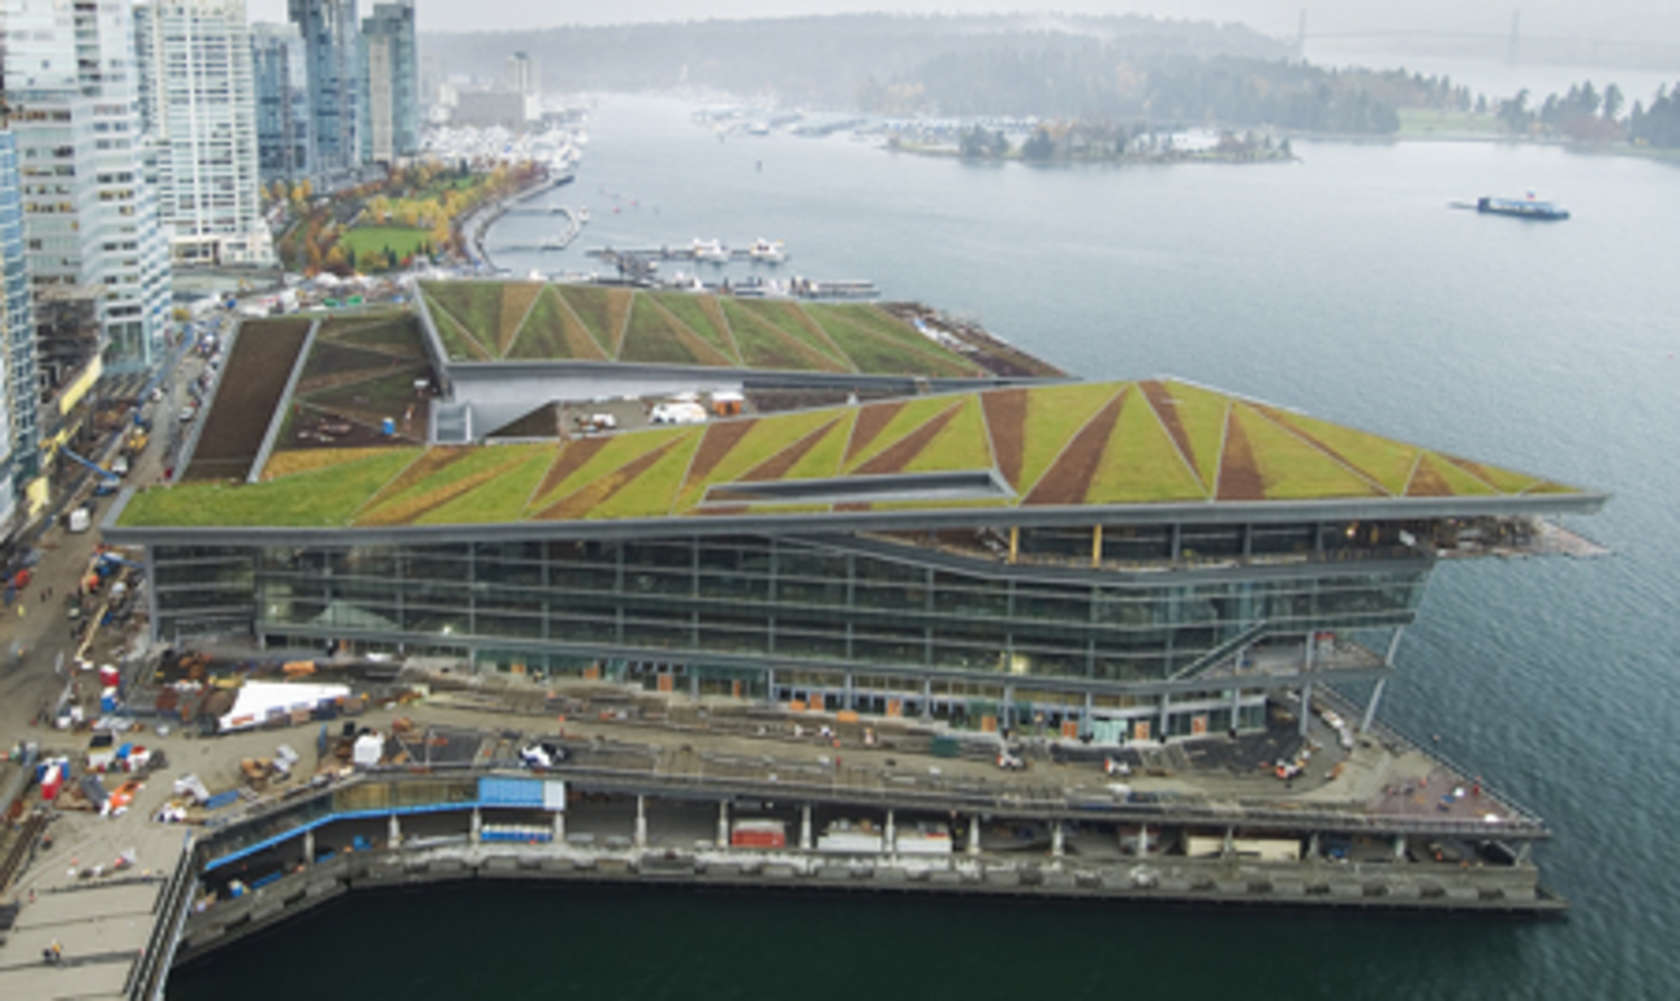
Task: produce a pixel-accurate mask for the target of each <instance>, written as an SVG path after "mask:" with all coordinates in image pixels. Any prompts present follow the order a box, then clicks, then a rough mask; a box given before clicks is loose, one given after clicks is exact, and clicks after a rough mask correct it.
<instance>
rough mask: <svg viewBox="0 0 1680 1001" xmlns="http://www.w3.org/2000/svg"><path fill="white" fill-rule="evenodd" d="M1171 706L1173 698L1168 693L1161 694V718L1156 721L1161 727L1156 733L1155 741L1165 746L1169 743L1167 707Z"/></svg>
mask: <svg viewBox="0 0 1680 1001" xmlns="http://www.w3.org/2000/svg"><path fill="white" fill-rule="evenodd" d="M1171 704H1172V696H1170V695H1168V694H1167V693H1166V692H1162V693H1161V718H1160V719H1159V720H1157V721H1156V722H1157V723H1158V724H1159V727H1158V729H1157V730H1156V731H1155V739H1157V740H1159V741H1160V742H1162V743H1163V744H1164V743H1166V741H1167V707H1168V706H1169V705H1171Z"/></svg>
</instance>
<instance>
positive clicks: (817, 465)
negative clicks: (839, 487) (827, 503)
mask: <svg viewBox="0 0 1680 1001" xmlns="http://www.w3.org/2000/svg"><path fill="white" fill-rule="evenodd" d="M856 422H857V410H856V409H854V408H848V409H846V410H845V411H844V412H842V413H841V414H840V419H839V420H837V421H835V422H834V424H833V425H831V426H830V427H829V429H828V430H827V432H825V433H824V434H823V436H822V437H821V438H819V439H818V440H817V442H816V443H815V444H814V445H812V446H811V447H810V448H809V449H808V450H806V452H805V454H804V455H802V456H800V458H799V461H798V462H796V463H794V464H793V466H792V467H791V468H789V469H788V471H787V472H786V473H783V474H782V479H784V480H817V479H827V478H828V477H831V476H838V475H840V463H841V460H842V457H843V454H844V452H845V450H846V442H847V440H848V439H850V437H851V434H852V426H853V425H854V424H855V423H856Z"/></svg>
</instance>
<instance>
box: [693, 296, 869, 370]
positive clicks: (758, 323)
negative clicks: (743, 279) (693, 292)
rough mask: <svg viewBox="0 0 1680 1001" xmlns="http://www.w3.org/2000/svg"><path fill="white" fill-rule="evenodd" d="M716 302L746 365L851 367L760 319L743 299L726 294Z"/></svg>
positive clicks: (777, 368) (754, 366)
mask: <svg viewBox="0 0 1680 1001" xmlns="http://www.w3.org/2000/svg"><path fill="white" fill-rule="evenodd" d="M718 303H719V305H720V306H722V308H723V315H724V316H725V317H726V318H727V319H728V321H729V330H730V332H731V334H733V336H734V338H735V344H736V346H737V347H739V348H740V349H741V358H742V360H743V361H745V362H746V363H747V365H748V366H750V367H752V368H763V369H773V370H781V371H800V372H805V371H811V370H813V369H814V370H817V371H820V372H846V371H850V367H849V366H847V365H844V364H842V363H840V362H838V361H836V360H835V359H833V358H832V357H830V356H829V355H828V354H827V353H825V352H822V351H818V350H817V349H816V348H814V347H812V346H811V345H809V344H807V343H805V341H804V340H802V339H800V338H797V337H792V336H789V335H788V334H786V333H784V332H783V331H781V330H780V329H778V328H777V327H776V325H775V324H773V323H770V322H769V321H767V320H764V319H761V318H760V317H758V316H757V315H756V314H754V313H752V312H751V311H749V310H748V309H746V307H745V306H743V305H742V300H739V299H733V298H728V297H725V298H722V299H719V300H718Z"/></svg>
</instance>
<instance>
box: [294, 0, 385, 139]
mask: <svg viewBox="0 0 1680 1001" xmlns="http://www.w3.org/2000/svg"><path fill="white" fill-rule="evenodd" d="M286 11H287V16H288V18H289V19H290V20H291V22H292V23H293V24H295V25H297V26H298V30H299V31H300V32H301V33H302V34H303V45H304V51H305V53H306V55H307V59H308V64H309V70H308V75H309V115H310V120H311V123H312V126H313V128H312V133H313V134H312V136H311V139H312V141H313V143H314V146H313V150H312V151H311V155H310V160H311V162H312V163H313V164H314V166H315V169H316V170H317V171H329V172H330V171H336V170H347V169H352V168H355V167H359V166H360V165H361V163H362V129H363V128H365V122H366V118H367V108H366V102H365V98H364V93H365V91H366V86H367V84H366V81H367V77H366V73H365V72H364V68H363V56H362V41H361V32H360V31H358V30H357V25H356V0H287V3H286Z"/></svg>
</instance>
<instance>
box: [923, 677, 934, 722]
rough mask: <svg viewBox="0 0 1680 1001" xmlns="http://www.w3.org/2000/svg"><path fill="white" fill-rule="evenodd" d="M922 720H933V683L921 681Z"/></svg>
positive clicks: (925, 679)
mask: <svg viewBox="0 0 1680 1001" xmlns="http://www.w3.org/2000/svg"><path fill="white" fill-rule="evenodd" d="M922 719H933V682H932V681H931V680H929V679H927V678H923V679H922Z"/></svg>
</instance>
